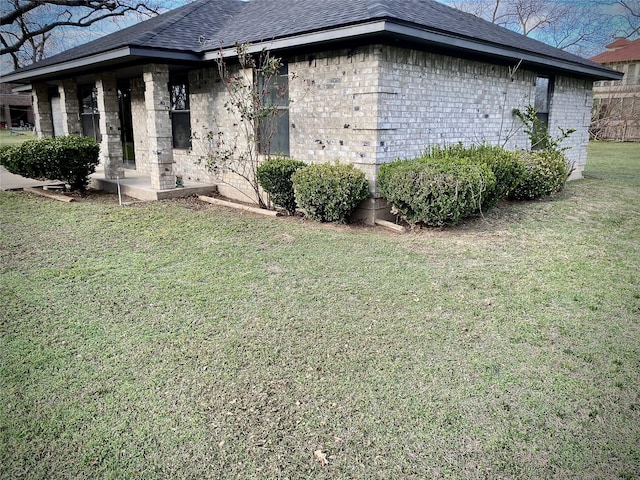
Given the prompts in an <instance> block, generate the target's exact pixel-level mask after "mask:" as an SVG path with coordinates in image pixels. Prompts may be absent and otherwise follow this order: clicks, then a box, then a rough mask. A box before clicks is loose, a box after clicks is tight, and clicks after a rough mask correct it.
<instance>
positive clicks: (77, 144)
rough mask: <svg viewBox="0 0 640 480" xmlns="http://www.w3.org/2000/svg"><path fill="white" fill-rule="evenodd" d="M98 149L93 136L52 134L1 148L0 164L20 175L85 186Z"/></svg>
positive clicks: (79, 187) (92, 170)
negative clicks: (57, 135)
mask: <svg viewBox="0 0 640 480" xmlns="http://www.w3.org/2000/svg"><path fill="white" fill-rule="evenodd" d="M99 153H100V145H99V144H98V142H96V141H95V140H94V139H93V138H88V137H72V136H69V137H54V138H45V139H42V140H28V141H26V142H24V143H23V144H21V145H17V146H14V147H10V148H8V149H2V151H0V164H2V165H3V166H4V167H5V168H6V169H7V170H8V171H9V172H11V173H14V174H17V175H21V176H23V177H27V178H47V179H50V180H54V179H55V180H61V181H64V182H65V183H68V184H69V186H70V187H71V189H72V190H85V189H86V188H87V185H88V183H89V175H91V174H92V173H93V172H95V170H96V166H97V165H98V162H99V158H98V155H99Z"/></svg>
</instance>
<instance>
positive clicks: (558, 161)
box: [509, 150, 569, 200]
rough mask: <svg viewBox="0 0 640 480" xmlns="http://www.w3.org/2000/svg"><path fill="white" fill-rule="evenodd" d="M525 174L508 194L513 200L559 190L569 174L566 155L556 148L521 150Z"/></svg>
mask: <svg viewBox="0 0 640 480" xmlns="http://www.w3.org/2000/svg"><path fill="white" fill-rule="evenodd" d="M521 158H522V159H521V161H522V163H523V165H524V168H525V174H524V176H523V178H522V180H521V181H520V183H519V184H518V186H517V187H516V188H515V189H514V190H513V191H512V192H511V195H509V197H510V198H512V199H515V200H535V199H538V198H542V197H546V196H547V195H552V194H554V193H557V192H559V191H560V190H562V188H563V187H564V184H565V182H566V181H567V177H568V175H569V167H568V161H567V157H566V156H565V155H564V154H563V153H562V152H560V151H557V150H540V151H537V152H523V153H522V157H521Z"/></svg>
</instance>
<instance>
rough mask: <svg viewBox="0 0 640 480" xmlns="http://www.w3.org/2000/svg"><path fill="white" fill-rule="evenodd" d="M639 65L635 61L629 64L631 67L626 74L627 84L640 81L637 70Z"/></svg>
mask: <svg viewBox="0 0 640 480" xmlns="http://www.w3.org/2000/svg"><path fill="white" fill-rule="evenodd" d="M636 68H637V65H636V64H635V63H630V64H629V69H628V70H627V75H626V78H625V80H626V83H627V85H635V84H636V83H638V74H637V72H636Z"/></svg>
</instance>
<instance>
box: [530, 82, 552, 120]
mask: <svg viewBox="0 0 640 480" xmlns="http://www.w3.org/2000/svg"><path fill="white" fill-rule="evenodd" d="M552 94H553V78H551V77H536V92H535V99H534V104H533V106H534V108H535V109H536V113H537V116H538V118H539V119H540V120H541V121H542V122H544V124H545V125H546V126H549V111H550V107H551V96H552Z"/></svg>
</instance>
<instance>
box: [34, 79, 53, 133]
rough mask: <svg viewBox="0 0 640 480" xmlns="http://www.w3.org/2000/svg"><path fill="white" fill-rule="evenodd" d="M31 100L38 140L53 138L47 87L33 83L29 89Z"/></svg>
mask: <svg viewBox="0 0 640 480" xmlns="http://www.w3.org/2000/svg"><path fill="white" fill-rule="evenodd" d="M31 95H32V98H33V116H34V120H35V124H36V132H37V134H38V138H46V137H53V117H52V115H51V100H50V99H49V87H48V86H47V85H46V84H43V83H35V84H33V86H32V88H31Z"/></svg>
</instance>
